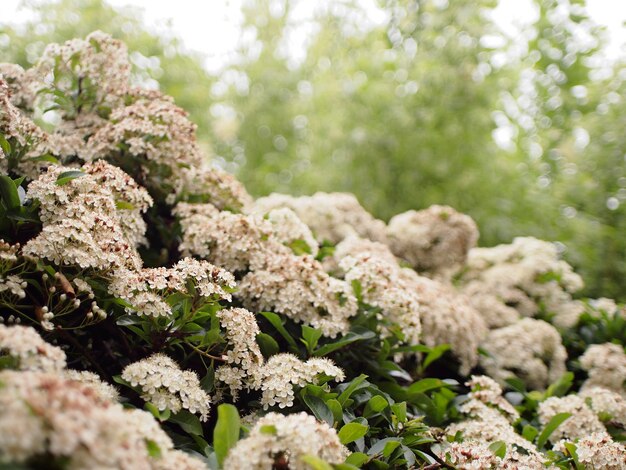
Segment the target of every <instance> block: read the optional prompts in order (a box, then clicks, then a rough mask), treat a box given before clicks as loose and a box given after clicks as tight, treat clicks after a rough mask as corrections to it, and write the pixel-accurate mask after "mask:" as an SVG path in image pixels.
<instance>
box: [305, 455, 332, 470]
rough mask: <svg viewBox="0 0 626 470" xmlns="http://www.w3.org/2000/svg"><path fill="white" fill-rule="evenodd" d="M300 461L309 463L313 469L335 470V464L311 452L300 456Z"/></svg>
mask: <svg viewBox="0 0 626 470" xmlns="http://www.w3.org/2000/svg"><path fill="white" fill-rule="evenodd" d="M300 461H302V462H303V463H305V464H307V465H308V466H309V467H311V468H312V469H313V470H333V466H332V465H330V464H329V463H326V462H324V461H323V460H322V459H320V458H319V457H316V456H315V455H311V454H305V455H303V456H302V457H300Z"/></svg>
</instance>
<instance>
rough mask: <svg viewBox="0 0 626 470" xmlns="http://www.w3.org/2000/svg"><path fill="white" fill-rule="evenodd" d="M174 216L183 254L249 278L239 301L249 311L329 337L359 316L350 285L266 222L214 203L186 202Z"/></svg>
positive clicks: (242, 282) (241, 283)
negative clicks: (286, 320)
mask: <svg viewBox="0 0 626 470" xmlns="http://www.w3.org/2000/svg"><path fill="white" fill-rule="evenodd" d="M176 214H177V215H178V216H179V217H180V223H181V227H182V230H183V241H182V243H181V245H180V248H181V250H182V251H183V253H184V254H193V255H196V256H200V257H202V258H206V259H208V260H210V261H211V262H213V263H215V264H217V265H220V266H224V267H226V268H227V269H229V270H230V271H232V272H237V273H240V274H241V273H245V274H244V275H243V276H242V277H241V280H240V281H239V283H238V291H237V293H236V296H237V298H238V299H240V300H241V302H242V303H243V304H244V306H245V307H246V308H248V309H250V310H273V311H275V312H278V313H282V314H285V315H287V316H288V317H290V318H292V319H294V320H295V321H298V322H302V323H305V324H307V325H312V326H314V327H316V328H319V329H321V330H322V331H323V332H324V335H326V336H331V337H335V336H336V335H337V334H338V333H342V332H346V331H347V330H348V329H349V325H348V318H349V317H351V316H353V315H355V314H356V312H357V305H356V299H355V298H354V296H353V295H352V293H351V292H350V288H349V286H348V285H347V284H346V283H345V282H343V281H341V280H339V279H335V278H333V277H331V276H329V275H328V274H327V273H326V272H325V271H324V269H323V267H322V265H321V264H320V263H319V262H318V261H316V260H315V259H314V258H313V257H312V256H311V255H303V256H298V255H296V254H295V253H294V252H293V251H292V250H291V249H289V248H287V247H286V246H284V245H283V244H282V243H281V241H280V239H279V238H278V236H277V234H276V232H275V229H274V227H273V225H272V223H271V222H269V221H268V220H265V219H262V218H260V217H258V216H253V215H242V214H233V213H231V212H227V211H219V210H218V209H217V208H215V207H214V206H212V205H210V204H186V203H182V204H179V205H178V206H177V208H176ZM300 234H301V232H298V233H297V234H293V235H291V236H293V237H294V239H297V238H298V237H299V236H300ZM282 236H283V237H284V236H285V234H284V233H283V234H282Z"/></svg>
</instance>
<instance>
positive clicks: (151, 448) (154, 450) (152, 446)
mask: <svg viewBox="0 0 626 470" xmlns="http://www.w3.org/2000/svg"><path fill="white" fill-rule="evenodd" d="M146 448H147V449H148V455H149V456H150V457H152V458H153V459H158V458H160V457H161V448H160V447H159V444H157V443H156V442H155V441H153V440H152V439H146Z"/></svg>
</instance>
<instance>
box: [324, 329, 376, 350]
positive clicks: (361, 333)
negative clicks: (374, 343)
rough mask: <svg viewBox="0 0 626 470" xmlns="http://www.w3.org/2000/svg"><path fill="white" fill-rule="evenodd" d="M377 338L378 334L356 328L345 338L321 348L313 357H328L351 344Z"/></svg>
mask: <svg viewBox="0 0 626 470" xmlns="http://www.w3.org/2000/svg"><path fill="white" fill-rule="evenodd" d="M375 336H376V334H375V333H374V332H373V331H371V330H368V329H365V328H359V327H355V328H354V330H352V331H349V332H348V333H347V334H346V335H345V336H342V337H341V338H339V339H338V340H336V341H333V342H332V343H328V344H325V345H323V346H321V347H320V348H318V349H317V350H316V351H315V352H314V353H313V355H314V356H317V357H320V356H326V355H327V354H329V353H331V352H333V351H336V350H337V349H340V348H343V347H345V346H347V345H349V344H352V343H354V342H356V341H363V340H368V339H372V338H374V337H375Z"/></svg>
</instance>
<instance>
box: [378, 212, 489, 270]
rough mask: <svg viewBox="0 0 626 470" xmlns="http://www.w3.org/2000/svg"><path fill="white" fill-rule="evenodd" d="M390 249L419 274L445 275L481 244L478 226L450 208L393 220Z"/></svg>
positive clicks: (402, 215) (401, 216) (390, 230)
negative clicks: (477, 244) (471, 249)
mask: <svg viewBox="0 0 626 470" xmlns="http://www.w3.org/2000/svg"><path fill="white" fill-rule="evenodd" d="M387 236H388V237H389V246H390V247H391V250H392V251H393V252H394V253H395V254H396V256H399V257H400V258H402V259H404V260H405V261H407V262H408V263H409V264H410V265H411V266H413V267H414V268H415V269H416V270H417V271H428V272H433V273H439V274H445V273H446V271H451V270H454V268H457V267H459V266H460V265H462V264H463V263H464V262H465V259H466V258H467V253H468V251H469V250H470V248H473V247H474V246H476V242H477V241H478V227H477V226H476V223H475V222H474V221H473V220H472V219H471V217H469V216H468V215H465V214H461V213H459V212H457V211H455V210H454V209H453V208H452V207H448V206H437V205H435V206H431V207H429V208H428V209H425V210H422V211H414V210H411V211H408V212H404V213H402V214H398V215H396V216H394V217H392V218H391V220H390V221H389V225H388V227H387Z"/></svg>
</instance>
